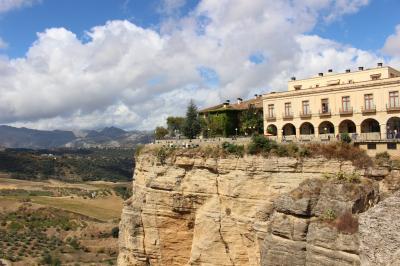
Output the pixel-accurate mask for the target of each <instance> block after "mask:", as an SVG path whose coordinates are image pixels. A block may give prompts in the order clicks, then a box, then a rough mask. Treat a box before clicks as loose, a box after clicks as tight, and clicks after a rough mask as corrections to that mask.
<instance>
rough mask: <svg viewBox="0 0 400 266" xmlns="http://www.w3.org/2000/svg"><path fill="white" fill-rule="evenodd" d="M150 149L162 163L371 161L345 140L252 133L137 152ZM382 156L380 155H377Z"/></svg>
mask: <svg viewBox="0 0 400 266" xmlns="http://www.w3.org/2000/svg"><path fill="white" fill-rule="evenodd" d="M142 150H144V151H152V152H153V154H154V155H155V156H156V157H157V158H158V159H159V161H160V162H161V163H165V161H166V159H167V158H168V157H170V156H176V155H186V156H191V157H192V156H195V155H200V156H202V157H214V158H219V157H226V156H228V155H234V156H236V157H243V156H244V155H246V154H249V155H258V156H263V157H270V156H276V157H294V158H300V159H301V158H306V157H324V158H326V159H335V160H338V161H342V162H344V161H351V162H352V163H353V164H354V165H355V166H356V167H358V168H366V167H368V166H371V165H372V164H373V160H372V159H371V158H370V157H369V156H368V155H367V154H366V152H365V151H364V150H362V149H360V148H359V147H356V146H354V145H352V144H349V143H346V142H332V143H326V144H325V143H309V144H297V143H278V142H276V141H273V140H270V139H268V138H266V137H264V136H262V135H254V136H253V137H252V139H251V141H250V143H249V144H247V145H237V144H234V143H229V142H224V143H222V145H221V146H215V145H214V146H212V145H210V146H202V147H197V148H191V149H181V148H176V147H156V148H145V149H142V148H141V149H140V151H139V152H137V154H136V155H138V154H139V153H140V152H142ZM381 157H382V156H381Z"/></svg>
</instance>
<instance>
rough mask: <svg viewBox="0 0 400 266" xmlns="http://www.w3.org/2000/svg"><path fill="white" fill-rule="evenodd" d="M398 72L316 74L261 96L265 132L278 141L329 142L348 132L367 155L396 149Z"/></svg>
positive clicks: (386, 69) (399, 125) (399, 111)
mask: <svg viewBox="0 0 400 266" xmlns="http://www.w3.org/2000/svg"><path fill="white" fill-rule="evenodd" d="M399 91H400V71H397V70H395V69H393V68H391V67H388V66H382V64H381V63H379V64H378V66H377V67H376V68H372V69H364V68H363V67H359V68H358V70H357V71H351V70H350V69H349V70H346V72H345V73H334V72H333V71H332V70H328V72H327V73H319V74H318V75H317V76H316V77H313V78H308V79H303V80H296V78H295V77H293V78H292V79H291V80H290V81H289V82H288V91H285V92H271V93H268V94H265V95H263V109H264V132H265V134H266V135H269V136H270V137H271V138H275V139H277V140H278V141H302V142H307V141H314V140H315V141H330V140H336V139H337V138H339V137H340V136H341V133H348V134H349V135H350V137H351V138H352V139H353V141H354V143H355V144H356V145H359V146H360V147H362V148H365V149H367V150H368V151H369V154H374V153H376V152H381V151H385V150H387V151H389V152H390V153H392V154H393V153H395V154H398V151H396V150H397V149H400V147H398V146H399V145H398V144H397V140H400V100H399V97H400V96H399Z"/></svg>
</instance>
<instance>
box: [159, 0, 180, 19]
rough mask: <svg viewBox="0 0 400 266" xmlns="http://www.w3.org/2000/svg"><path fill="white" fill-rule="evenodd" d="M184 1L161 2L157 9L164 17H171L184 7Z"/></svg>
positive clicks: (166, 0)
mask: <svg viewBox="0 0 400 266" xmlns="http://www.w3.org/2000/svg"><path fill="white" fill-rule="evenodd" d="M185 4H186V0H162V1H161V5H160V7H159V12H161V13H165V14H166V15H173V14H175V13H176V12H178V11H179V9H180V8H182V7H183V6H185Z"/></svg>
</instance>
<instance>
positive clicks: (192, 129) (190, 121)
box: [183, 100, 201, 139]
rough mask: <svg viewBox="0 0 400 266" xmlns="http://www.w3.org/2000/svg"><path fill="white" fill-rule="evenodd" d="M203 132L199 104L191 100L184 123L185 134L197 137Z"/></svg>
mask: <svg viewBox="0 0 400 266" xmlns="http://www.w3.org/2000/svg"><path fill="white" fill-rule="evenodd" d="M200 132H201V126H200V119H199V116H198V113H197V106H196V105H195V104H194V102H193V100H190V102H189V106H188V108H187V111H186V119H185V124H184V125H183V134H184V135H185V136H186V137H188V138H189V139H193V138H195V137H196V136H197V135H198V134H199V133H200Z"/></svg>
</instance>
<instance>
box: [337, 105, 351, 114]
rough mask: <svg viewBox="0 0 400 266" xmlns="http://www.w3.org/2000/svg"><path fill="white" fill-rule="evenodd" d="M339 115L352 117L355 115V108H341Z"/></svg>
mask: <svg viewBox="0 0 400 266" xmlns="http://www.w3.org/2000/svg"><path fill="white" fill-rule="evenodd" d="M339 114H340V115H352V114H353V107H347V108H340V109H339Z"/></svg>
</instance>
